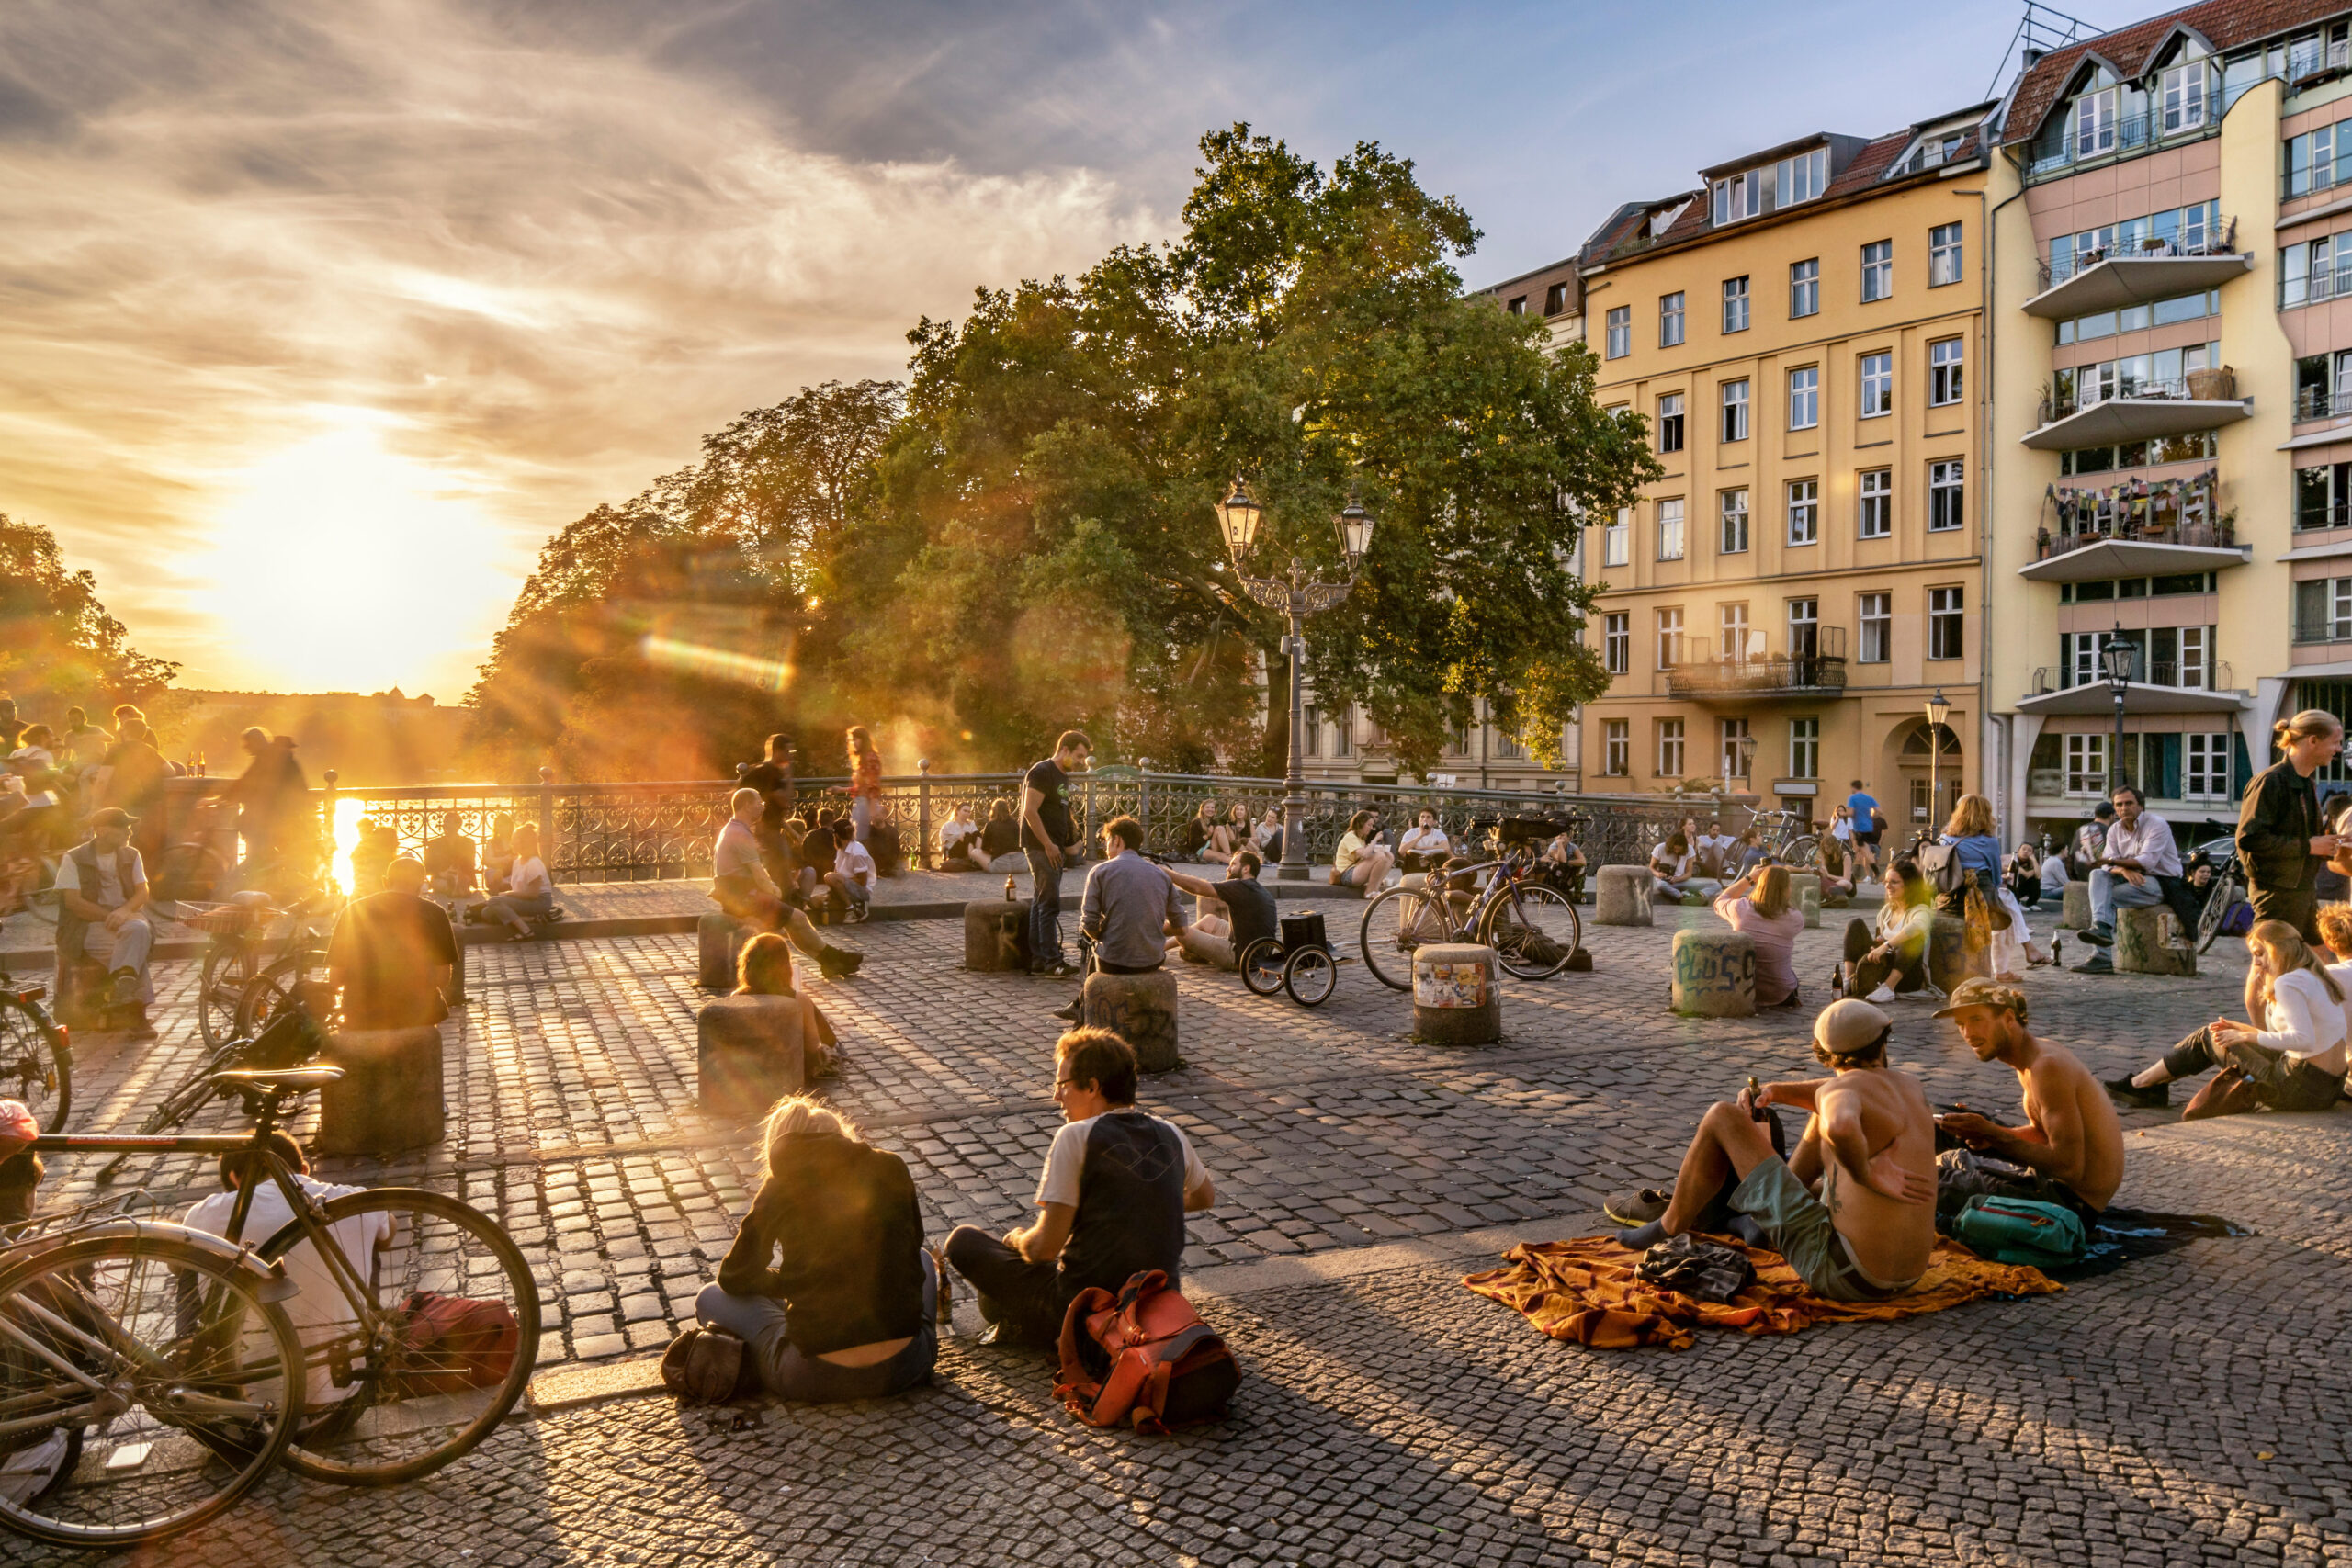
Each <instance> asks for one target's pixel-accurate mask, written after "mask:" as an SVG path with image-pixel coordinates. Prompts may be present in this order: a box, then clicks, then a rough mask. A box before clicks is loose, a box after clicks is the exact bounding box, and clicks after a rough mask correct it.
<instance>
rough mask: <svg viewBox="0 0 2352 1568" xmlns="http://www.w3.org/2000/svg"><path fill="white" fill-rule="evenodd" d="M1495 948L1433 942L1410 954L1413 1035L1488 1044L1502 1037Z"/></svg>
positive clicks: (1431, 1041) (1427, 1041) (1434, 1041)
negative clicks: (1411, 959)
mask: <svg viewBox="0 0 2352 1568" xmlns="http://www.w3.org/2000/svg"><path fill="white" fill-rule="evenodd" d="M1501 980H1502V976H1501V975H1500V973H1499V972H1498V965H1497V964H1496V963H1495V950H1494V949H1493V948H1491V947H1480V946H1478V945H1477V944H1476V943H1475V942H1432V943H1430V945H1429V946H1427V947H1422V948H1417V949H1415V950H1414V953H1413V1038H1414V1039H1416V1040H1418V1041H1419V1042H1420V1043H1422V1044H1424V1045H1491V1044H1493V1043H1495V1042H1496V1041H1498V1040H1500V1039H1501V1038H1502V1037H1503V1002H1502V986H1501Z"/></svg>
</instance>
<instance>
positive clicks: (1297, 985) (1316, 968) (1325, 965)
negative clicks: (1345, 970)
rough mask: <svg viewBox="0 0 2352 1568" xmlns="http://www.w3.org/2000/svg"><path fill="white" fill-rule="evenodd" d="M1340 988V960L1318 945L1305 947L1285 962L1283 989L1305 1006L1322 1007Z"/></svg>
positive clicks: (1291, 997)
mask: <svg viewBox="0 0 2352 1568" xmlns="http://www.w3.org/2000/svg"><path fill="white" fill-rule="evenodd" d="M1339 988H1340V965H1339V962H1338V960H1336V959H1334V958H1333V957H1332V956H1331V955H1330V954H1329V953H1326V952H1324V951H1323V950H1322V949H1321V948H1319V947H1302V948H1300V949H1299V950H1298V951H1297V952H1296V953H1292V954H1291V955H1290V961H1289V962H1288V963H1286V964H1283V989H1284V990H1286V991H1288V992H1289V993H1290V999H1291V1000H1293V1001H1295V1002H1296V1003H1297V1004H1298V1005H1299V1006H1301V1007H1303V1008H1319V1007H1321V1006H1322V1005H1323V1004H1324V1003H1325V1002H1328V1001H1329V1000H1330V999H1331V993H1332V992H1333V991H1336V990H1338V989H1339Z"/></svg>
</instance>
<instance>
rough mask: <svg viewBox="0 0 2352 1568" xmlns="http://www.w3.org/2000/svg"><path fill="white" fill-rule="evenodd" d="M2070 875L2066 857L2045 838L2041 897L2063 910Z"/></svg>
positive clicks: (2042, 855)
mask: <svg viewBox="0 0 2352 1568" xmlns="http://www.w3.org/2000/svg"><path fill="white" fill-rule="evenodd" d="M2070 875H2071V874H2070V873H2069V872H2068V871H2067V870H2066V859H2065V857H2064V855H2062V854H2060V853H2059V852H2058V849H2057V846H2056V845H2055V844H2054V843H2053V842H2052V840H2049V839H2048V838H2046V837H2045V838H2044V839H2043V840H2042V841H2041V896H2042V897H2044V898H2047V899H2049V900H2050V902H2051V903H2052V904H2053V905H2056V906H2060V907H2062V908H2063V907H2064V904H2065V902H2066V884H2067V882H2068V880H2069V879H2070Z"/></svg>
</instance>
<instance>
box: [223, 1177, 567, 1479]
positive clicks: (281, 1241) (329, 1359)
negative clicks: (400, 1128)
mask: <svg viewBox="0 0 2352 1568" xmlns="http://www.w3.org/2000/svg"><path fill="white" fill-rule="evenodd" d="M326 1223H327V1225H328V1227H329V1230H330V1232H331V1233H332V1235H333V1236H334V1242H335V1245H336V1246H337V1247H340V1248H341V1249H342V1250H343V1253H344V1256H345V1258H349V1259H350V1260H351V1261H352V1263H353V1264H354V1265H355V1266H356V1269H357V1270H358V1272H357V1274H356V1276H355V1277H356V1279H358V1280H361V1281H362V1282H364V1284H365V1285H366V1287H367V1288H366V1294H367V1296H368V1301H367V1303H366V1313H365V1321H364V1322H363V1321H362V1317H361V1314H358V1313H356V1312H355V1311H354V1303H353V1302H352V1300H351V1297H350V1292H349V1291H348V1290H347V1289H346V1288H345V1284H344V1283H343V1282H341V1280H340V1276H339V1275H338V1274H337V1273H336V1271H335V1270H334V1266H333V1264H332V1263H330V1262H329V1261H328V1260H327V1259H325V1258H321V1257H320V1256H319V1252H318V1248H317V1247H316V1246H315V1245H314V1244H313V1243H312V1242H311V1238H310V1234H309V1233H308V1232H307V1231H305V1230H304V1229H303V1228H302V1226H301V1224H300V1222H299V1221H297V1222H296V1223H294V1224H289V1225H288V1226H286V1227H285V1228H284V1229H283V1230H280V1231H279V1232H278V1233H277V1235H274V1236H271V1237H270V1238H269V1240H268V1241H266V1243H264V1244H263V1246H262V1248H261V1256H262V1257H263V1258H266V1259H268V1260H271V1261H275V1260H277V1259H278V1258H284V1259H285V1260H286V1272H287V1274H288V1277H289V1278H291V1279H293V1280H296V1281H297V1282H298V1283H299V1284H300V1286H301V1288H302V1290H301V1294H300V1295H299V1296H297V1297H295V1298H294V1301H293V1303H291V1305H290V1311H291V1313H292V1315H293V1317H294V1321H295V1332H296V1333H298V1334H299V1335H300V1337H301V1340H302V1348H303V1355H304V1358H305V1361H306V1364H307V1365H308V1367H309V1370H310V1375H309V1381H308V1383H307V1385H306V1391H305V1392H306V1397H307V1400H308V1407H307V1409H308V1414H307V1415H306V1416H305V1419H304V1421H303V1424H302V1427H301V1428H300V1430H299V1431H298V1432H296V1434H295V1436H294V1440H293V1442H292V1444H291V1445H290V1446H288V1449H287V1450H286V1464H287V1468H288V1469H289V1470H293V1471H296V1472H299V1473H300V1474H303V1475H307V1476H310V1477H311V1479H313V1480H316V1481H334V1482H340V1483H343V1484H345V1485H346V1486H390V1485H395V1484H397V1483H401V1482H403V1481H413V1480H415V1479H416V1478H417V1477H418V1476H420V1475H429V1474H431V1473H432V1472H434V1471H436V1470H438V1469H440V1468H441V1467H442V1466H443V1465H445V1464H447V1463H448V1462H449V1461H451V1460H454V1459H456V1458H458V1456H459V1455H461V1454H463V1453H465V1452H466V1451H467V1450H470V1449H471V1448H472V1447H473V1446H474V1445H475V1444H477V1443H479V1442H481V1440H482V1438H486V1437H488V1436H489V1435H490V1433H491V1431H492V1428H493V1427H496V1426H497V1425H498V1424H499V1422H501V1421H502V1420H504V1419H505V1417H506V1413H507V1412H508V1411H510V1410H512V1409H514V1408H515V1401H516V1400H518V1399H520V1398H521V1397H522V1396H523V1388H524V1385H525V1384H526V1383H527V1382H530V1379H531V1369H532V1367H533V1366H534V1364H536V1362H537V1357H538V1350H539V1291H538V1286H537V1284H536V1283H535V1282H533V1280H532V1279H531V1268H530V1265H529V1264H527V1263H526V1262H525V1261H524V1260H523V1254H522V1250H521V1249H520V1248H518V1247H516V1246H515V1243H514V1242H513V1240H511V1239H510V1238H509V1237H508V1236H507V1235H506V1233H505V1232H504V1231H503V1230H502V1229H500V1228H499V1225H498V1223H497V1222H496V1221H495V1220H492V1218H491V1217H490V1216H489V1215H487V1214H485V1213H481V1211H480V1210H479V1209H475V1208H473V1207H471V1206H469V1205H468V1204H465V1203H461V1202H459V1201H458V1200H457V1199H455V1198H445V1197H443V1196H442V1195H441V1194H440V1193H438V1192H426V1191H424V1190H420V1189H416V1188H408V1187H382V1188H376V1189H374V1190H369V1191H365V1192H353V1193H349V1194H347V1195H345V1196H344V1197H341V1198H336V1199H333V1200H331V1201H329V1202H328V1203H327V1204H326ZM355 1252H356V1253H357V1254H358V1256H354V1254H355ZM425 1297H438V1298H445V1299H447V1300H450V1301H455V1302H459V1303H471V1304H472V1305H473V1306H474V1307H475V1308H476V1309H481V1308H491V1309H495V1310H494V1311H492V1312H488V1313H483V1312H481V1311H479V1310H477V1311H476V1312H475V1313H474V1314H472V1319H471V1321H470V1323H469V1325H467V1326H465V1327H463V1328H460V1329H457V1330H455V1331H449V1330H448V1327H447V1325H439V1326H440V1327H441V1328H442V1329H443V1330H444V1331H443V1332H440V1333H438V1334H437V1336H436V1334H435V1332H433V1330H434V1328H435V1325H436V1323H437V1319H436V1318H435V1315H434V1314H435V1310H437V1309H436V1308H435V1303H431V1302H429V1301H421V1300H420V1298H425ZM419 1306H424V1307H425V1308H427V1309H428V1310H427V1311H425V1312H424V1313H422V1314H420V1313H419V1312H418V1311H416V1310H415V1309H416V1308H418V1307H419ZM499 1311H503V1313H504V1314H505V1317H506V1320H507V1322H509V1323H511V1324H512V1325H513V1333H512V1337H507V1336H506V1335H505V1333H504V1332H503V1325H500V1328H499V1331H498V1332H496V1333H492V1332H490V1331H489V1326H488V1325H489V1323H490V1322H491V1321H492V1320H494V1319H495V1317H496V1313H497V1312H499Z"/></svg>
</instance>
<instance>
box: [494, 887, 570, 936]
mask: <svg viewBox="0 0 2352 1568" xmlns="http://www.w3.org/2000/svg"><path fill="white" fill-rule="evenodd" d="M481 912H482V916H483V918H484V919H491V920H495V921H497V922H498V923H499V924H501V925H504V926H512V927H514V928H515V930H516V931H527V930H529V929H530V928H529V924H528V922H529V921H532V920H536V919H544V918H545V917H547V916H548V915H551V914H553V913H555V895H554V894H553V893H534V894H532V895H530V896H529V897H524V896H523V895H522V894H520V893H501V894H500V895H499V896H498V897H495V898H488V899H484V900H483V902H482V907H481Z"/></svg>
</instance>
